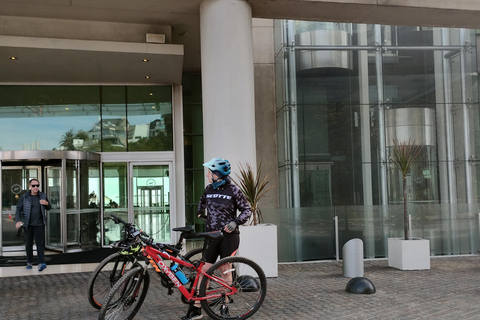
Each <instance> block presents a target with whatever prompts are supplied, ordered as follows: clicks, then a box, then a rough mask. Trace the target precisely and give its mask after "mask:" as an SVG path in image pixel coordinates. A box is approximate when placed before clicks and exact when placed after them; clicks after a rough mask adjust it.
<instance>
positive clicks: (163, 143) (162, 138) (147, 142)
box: [128, 132, 173, 151]
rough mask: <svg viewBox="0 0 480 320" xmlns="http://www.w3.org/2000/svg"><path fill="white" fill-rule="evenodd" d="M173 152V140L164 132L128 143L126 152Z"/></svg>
mask: <svg viewBox="0 0 480 320" xmlns="http://www.w3.org/2000/svg"><path fill="white" fill-rule="evenodd" d="M169 150H173V139H172V136H171V135H167V134H165V133H164V132H160V133H158V134H157V135H156V136H154V137H150V138H142V139H140V140H138V141H136V142H129V143H128V151H169Z"/></svg>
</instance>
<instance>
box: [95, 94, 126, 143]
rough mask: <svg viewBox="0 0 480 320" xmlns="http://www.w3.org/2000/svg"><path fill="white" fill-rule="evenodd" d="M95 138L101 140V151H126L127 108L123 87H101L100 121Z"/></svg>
mask: <svg viewBox="0 0 480 320" xmlns="http://www.w3.org/2000/svg"><path fill="white" fill-rule="evenodd" d="M94 134H95V137H96V138H97V139H102V140H101V141H102V151H104V152H107V151H110V152H111V151H126V150H127V106H126V101H125V87H102V121H101V128H100V126H99V125H98V124H97V126H96V128H95V130H94Z"/></svg>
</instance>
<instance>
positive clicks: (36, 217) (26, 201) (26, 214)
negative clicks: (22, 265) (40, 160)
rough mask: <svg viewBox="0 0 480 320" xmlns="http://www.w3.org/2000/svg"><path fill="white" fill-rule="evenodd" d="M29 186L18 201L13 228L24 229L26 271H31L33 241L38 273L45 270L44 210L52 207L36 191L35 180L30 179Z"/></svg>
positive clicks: (44, 195) (38, 185) (45, 223)
mask: <svg viewBox="0 0 480 320" xmlns="http://www.w3.org/2000/svg"><path fill="white" fill-rule="evenodd" d="M29 184H30V191H27V192H26V193H24V194H23V195H22V196H21V197H20V199H19V200H18V204H17V211H15V222H16V224H15V227H17V229H19V228H20V227H23V228H24V233H25V250H26V251H27V269H32V262H33V240H35V244H36V245H37V262H38V271H43V270H45V269H46V268H47V265H46V264H45V260H44V253H45V226H46V225H47V214H46V210H50V209H51V207H52V206H51V204H50V203H49V202H48V199H47V195H46V194H45V193H43V192H41V191H39V190H38V188H39V187H40V183H39V181H38V180H37V179H31V180H30V183H29Z"/></svg>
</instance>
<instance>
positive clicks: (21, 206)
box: [15, 190, 52, 228]
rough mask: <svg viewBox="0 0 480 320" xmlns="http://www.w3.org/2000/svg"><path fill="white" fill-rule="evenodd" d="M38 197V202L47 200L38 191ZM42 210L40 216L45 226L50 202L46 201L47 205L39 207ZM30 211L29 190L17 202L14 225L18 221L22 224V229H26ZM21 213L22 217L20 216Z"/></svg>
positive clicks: (43, 194)
mask: <svg viewBox="0 0 480 320" xmlns="http://www.w3.org/2000/svg"><path fill="white" fill-rule="evenodd" d="M38 195H39V196H40V200H47V201H48V198H47V195H46V194H45V193H43V192H41V191H38ZM40 207H41V208H42V216H43V224H44V225H47V213H46V210H50V209H51V208H52V205H51V204H50V201H48V205H46V206H44V205H40ZM31 211H32V195H31V193H30V190H29V191H27V192H26V193H24V194H23V195H22V196H21V197H20V199H19V200H18V204H17V210H16V211H15V223H17V222H18V221H22V222H23V227H24V228H26V227H28V222H29V220H30V213H31ZM22 213H23V215H22Z"/></svg>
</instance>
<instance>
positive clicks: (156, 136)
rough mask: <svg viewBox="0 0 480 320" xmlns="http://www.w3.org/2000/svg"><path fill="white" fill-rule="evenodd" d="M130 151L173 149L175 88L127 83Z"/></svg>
mask: <svg viewBox="0 0 480 320" xmlns="http://www.w3.org/2000/svg"><path fill="white" fill-rule="evenodd" d="M127 97H128V98H127V103H128V105H127V108H128V151H172V150H173V126H172V88H171V87H170V86H163V87H127Z"/></svg>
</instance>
